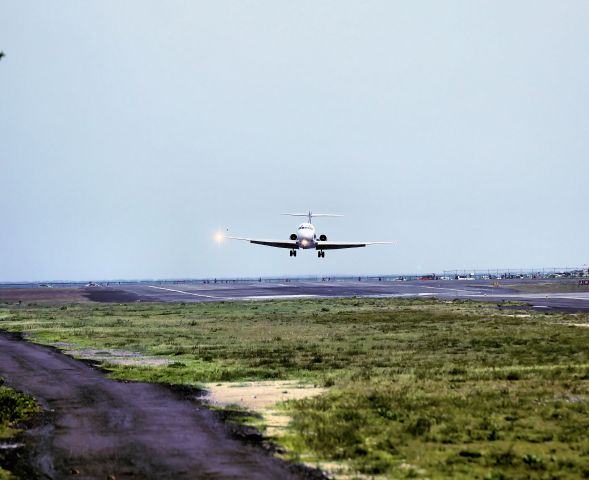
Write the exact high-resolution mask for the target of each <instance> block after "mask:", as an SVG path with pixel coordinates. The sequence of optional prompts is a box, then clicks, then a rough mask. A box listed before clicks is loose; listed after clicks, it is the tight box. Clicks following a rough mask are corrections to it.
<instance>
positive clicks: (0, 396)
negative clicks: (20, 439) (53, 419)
mask: <svg viewBox="0 0 589 480" xmlns="http://www.w3.org/2000/svg"><path fill="white" fill-rule="evenodd" d="M35 411H37V404H36V403H35V401H34V399H33V398H31V397H30V396H28V395H25V394H22V393H19V392H16V391H14V390H12V389H10V388H8V387H6V386H4V380H3V379H2V377H0V443H2V442H4V441H8V440H9V439H10V438H11V437H13V436H14V435H15V434H16V433H17V432H18V431H19V430H18V428H17V426H18V424H19V422H22V421H23V420H25V419H26V418H27V417H29V416H30V415H31V414H32V413H33V412H35ZM0 459H1V457H0ZM10 478H12V475H11V474H10V472H9V471H7V470H4V469H3V468H2V463H1V462H0V479H1V480H5V479H10Z"/></svg>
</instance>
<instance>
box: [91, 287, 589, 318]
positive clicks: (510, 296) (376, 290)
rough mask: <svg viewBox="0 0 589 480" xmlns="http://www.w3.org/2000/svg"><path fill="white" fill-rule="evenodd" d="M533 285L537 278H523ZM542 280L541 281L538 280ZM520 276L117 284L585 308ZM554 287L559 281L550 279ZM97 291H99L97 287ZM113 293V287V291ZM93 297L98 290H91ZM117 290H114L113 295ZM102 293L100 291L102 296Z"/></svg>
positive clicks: (194, 298)
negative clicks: (496, 282) (534, 288)
mask: <svg viewBox="0 0 589 480" xmlns="http://www.w3.org/2000/svg"><path fill="white" fill-rule="evenodd" d="M523 283H524V284H528V285H533V284H534V283H539V282H538V281H527V282H523ZM542 283H546V282H545V281H544V280H543V281H542ZM521 285H522V281H521V280H516V281H511V282H510V281H505V282H501V286H500V287H495V286H493V285H492V282H490V281H471V280H434V281H423V280H414V281H377V280H370V281H298V280H297V281H292V280H291V281H286V282H283V283H270V282H268V283H266V282H251V283H239V282H235V283H231V281H229V283H221V282H218V283H201V284H197V283H181V282H179V283H173V284H172V283H153V284H145V283H143V284H134V285H121V286H120V287H119V286H117V289H116V290H118V291H124V292H125V293H126V294H128V296H131V295H135V299H136V300H139V301H150V302H214V301H232V300H270V299H296V298H333V297H383V298H384V297H390V298H404V297H407V298H411V297H436V298H439V299H446V300H453V299H470V300H479V301H486V302H495V303H502V302H508V301H514V302H523V303H526V304H528V306H529V308H534V309H537V310H560V311H571V312H573V311H589V288H588V289H587V291H579V292H559V291H558V288H555V290H556V291H554V292H547V293H528V292H524V291H520V290H518V289H517V287H518V286H521ZM555 285H559V284H558V283H557V282H555ZM100 290H102V289H100ZM113 293H114V291H113ZM96 294H97V295H98V291H97V292H96ZM119 294H120V293H119ZM107 297H108V296H107V295H105V298H107Z"/></svg>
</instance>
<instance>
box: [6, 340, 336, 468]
mask: <svg viewBox="0 0 589 480" xmlns="http://www.w3.org/2000/svg"><path fill="white" fill-rule="evenodd" d="M0 375H1V376H3V377H4V378H5V380H6V383H7V384H8V385H9V386H11V387H13V388H16V389H18V390H20V391H23V392H26V393H29V394H31V395H33V396H34V397H35V398H36V399H37V401H38V402H39V403H40V405H41V406H42V408H43V410H44V414H43V416H42V417H43V421H42V422H37V424H36V425H32V428H30V429H29V430H27V431H26V432H25V433H24V434H22V435H21V436H20V437H19V441H22V442H24V443H25V444H26V447H25V448H24V449H22V450H20V451H19V452H18V454H17V455H16V460H18V462H17V463H19V464H18V465H15V467H16V468H15V469H16V470H17V471H22V472H24V471H26V472H27V475H26V477H27V478H34V477H35V476H36V477H38V478H50V479H58V478H59V479H62V478H65V479H107V478H114V479H122V478H141V479H156V478H157V479H246V478H247V479H274V478H277V479H280V480H288V479H295V478H325V477H324V475H323V474H322V473H321V472H320V471H317V470H312V469H309V468H307V467H304V466H302V465H299V464H293V463H289V462H285V461H282V460H280V459H278V458H275V457H273V456H271V455H270V454H269V453H267V452H266V451H265V450H264V449H263V448H261V447H260V445H259V444H256V442H253V443H252V438H251V435H243V432H241V435H240V432H236V430H235V426H229V425H228V424H226V423H223V422H222V421H221V420H220V419H219V417H218V415H216V414H215V413H214V412H212V411H210V410H209V409H207V408H206V406H205V405H204V404H203V403H202V402H201V401H200V400H198V398H197V395H196V394H195V393H194V392H193V391H192V390H187V389H183V388H167V387H166V386H163V385H157V384H145V383H131V382H117V381H113V380H110V379H108V378H107V377H106V376H105V374H104V373H103V372H102V371H100V370H99V369H96V368H92V367H91V366H89V365H87V364H86V363H84V362H80V361H77V360H74V359H72V358H70V357H68V356H66V355H64V354H62V353H60V352H59V351H57V350H56V349H52V348H50V347H44V346H40V345H36V344H32V343H28V342H26V341H23V340H22V339H21V338H19V337H18V336H16V335H12V334H7V333H2V332H0ZM240 437H241V438H244V439H245V440H249V441H239V440H238V438H240ZM254 440H255V439H254ZM258 443H259V442H258ZM16 460H15V461H16ZM19 465H20V466H19ZM32 472H34V474H33V473H32Z"/></svg>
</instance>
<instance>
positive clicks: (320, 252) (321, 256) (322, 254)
mask: <svg viewBox="0 0 589 480" xmlns="http://www.w3.org/2000/svg"><path fill="white" fill-rule="evenodd" d="M317 256H318V257H319V258H325V252H324V251H323V250H319V251H318V252H317Z"/></svg>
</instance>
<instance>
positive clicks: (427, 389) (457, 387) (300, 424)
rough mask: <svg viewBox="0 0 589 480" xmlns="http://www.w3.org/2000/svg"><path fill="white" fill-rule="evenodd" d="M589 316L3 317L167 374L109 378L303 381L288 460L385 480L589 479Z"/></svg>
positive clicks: (379, 304)
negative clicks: (316, 392) (315, 390)
mask: <svg viewBox="0 0 589 480" xmlns="http://www.w3.org/2000/svg"><path fill="white" fill-rule="evenodd" d="M585 325H589V315H586V314H583V315H574V316H573V315H569V314H544V313H536V312H520V311H517V310H506V309H502V310H497V309H496V308H495V307H494V306H493V305H489V304H479V303H472V302H466V301H454V302H438V301H435V300H431V299H428V300H423V301H422V300H392V299H329V300H327V299H326V300H297V301H268V302H248V303H234V302H226V303H223V302H220V303H201V304H186V305H184V304H150V305H147V304H133V305H93V304H85V305H77V306H62V307H51V306H25V307H21V308H20V309H19V308H16V307H8V306H6V307H5V308H2V307H0V328H2V329H6V330H11V331H21V332H24V333H26V334H30V335H32V336H33V338H34V339H36V341H39V342H42V343H53V344H54V343H58V342H62V343H61V344H62V345H65V346H68V348H69V347H70V346H71V345H75V346H77V347H83V348H93V349H105V350H110V349H121V350H127V351H133V352H139V353H141V354H143V355H145V356H147V357H150V358H163V359H169V360H173V362H174V363H169V364H167V365H160V366H145V365H143V366H142V365H110V366H108V368H109V369H110V370H111V375H112V376H113V377H114V378H120V379H122V378H125V379H134V380H146V381H158V382H170V383H186V384H191V385H198V384H200V383H203V382H217V381H223V382H225V381H235V382H241V381H245V380H261V379H277V380H278V379H295V380H302V381H305V382H308V383H312V384H316V385H319V386H326V387H329V389H328V391H327V392H326V393H325V394H323V395H321V396H318V397H313V398H308V399H304V400H297V401H291V402H288V404H287V405H285V406H284V408H285V409H286V410H287V411H288V412H289V414H290V415H291V416H292V421H291V424H290V427H289V429H288V434H287V435H286V436H285V437H283V438H282V439H281V441H282V442H283V443H284V444H285V445H286V446H287V448H288V449H289V451H290V453H289V455H291V456H293V457H297V458H300V459H302V460H305V461H311V462H312V461H322V462H329V463H332V464H336V465H337V464H343V465H348V466H351V468H352V469H353V471H354V472H357V474H358V475H360V476H362V475H364V476H368V477H370V476H377V477H380V476H382V477H388V478H480V479H484V478H485V479H507V478H513V479H519V478H521V479H524V478H542V479H544V478H546V479H549V478H550V479H552V478H554V479H557V478H558V479H569V478H570V479H573V478H589V433H588V432H589V328H587V327H586V326H585Z"/></svg>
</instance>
